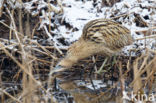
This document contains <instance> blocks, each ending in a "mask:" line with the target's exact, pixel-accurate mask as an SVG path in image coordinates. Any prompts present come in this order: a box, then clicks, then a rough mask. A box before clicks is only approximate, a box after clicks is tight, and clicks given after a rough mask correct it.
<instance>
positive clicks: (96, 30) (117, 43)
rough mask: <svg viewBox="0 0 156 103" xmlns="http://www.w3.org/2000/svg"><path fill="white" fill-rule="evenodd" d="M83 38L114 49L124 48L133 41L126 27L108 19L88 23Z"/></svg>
mask: <svg viewBox="0 0 156 103" xmlns="http://www.w3.org/2000/svg"><path fill="white" fill-rule="evenodd" d="M82 37H83V39H86V40H91V41H93V42H96V43H103V44H104V45H105V46H108V47H110V48H112V49H115V48H122V47H124V46H125V45H129V44H131V43H132V41H133V39H132V37H131V35H130V31H129V30H128V29H127V28H126V27H124V26H122V25H121V24H119V23H117V22H114V21H111V20H106V19H97V20H93V21H90V22H89V23H87V24H86V25H85V27H84V29H83V36H82Z"/></svg>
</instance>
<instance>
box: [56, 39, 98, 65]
mask: <svg viewBox="0 0 156 103" xmlns="http://www.w3.org/2000/svg"><path fill="white" fill-rule="evenodd" d="M94 48H95V46H94V47H93V45H92V44H91V42H87V41H85V40H83V39H80V40H79V41H77V42H75V43H74V44H72V46H71V47H70V48H69V50H68V52H67V55H66V57H65V58H64V59H62V60H61V61H60V63H59V64H60V65H62V66H64V67H71V66H72V65H73V64H75V63H76V62H78V61H79V60H81V59H84V58H86V57H89V56H90V55H92V54H94V53H95V52H96V49H94Z"/></svg>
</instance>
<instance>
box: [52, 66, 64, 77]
mask: <svg viewBox="0 0 156 103" xmlns="http://www.w3.org/2000/svg"><path fill="white" fill-rule="evenodd" d="M66 69H67V68H65V67H62V66H60V65H57V66H56V67H55V68H54V69H53V70H51V72H50V75H51V76H54V77H56V76H58V75H61V74H62V72H63V71H65V70H66Z"/></svg>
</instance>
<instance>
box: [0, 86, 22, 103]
mask: <svg viewBox="0 0 156 103" xmlns="http://www.w3.org/2000/svg"><path fill="white" fill-rule="evenodd" d="M0 91H1V92H3V93H4V94H6V95H7V96H9V97H10V98H12V99H13V100H15V101H16V102H18V103H22V102H21V101H20V100H18V99H16V98H15V97H14V96H12V95H10V94H9V93H8V92H6V91H5V90H2V89H0Z"/></svg>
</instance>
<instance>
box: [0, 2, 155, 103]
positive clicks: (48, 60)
mask: <svg viewBox="0 0 156 103" xmlns="http://www.w3.org/2000/svg"><path fill="white" fill-rule="evenodd" d="M59 5H60V6H61V3H60V2H59ZM61 7H62V6H61ZM62 10H63V9H62ZM50 11H54V12H56V13H60V12H63V11H57V10H55V9H54V8H53V7H49V12H50ZM14 12H15V11H14V10H10V9H8V8H7V13H8V16H9V17H10V24H11V26H10V25H8V24H5V23H4V22H1V21H0V23H1V24H2V25H4V26H6V27H8V28H9V29H10V34H9V38H10V40H11V39H13V38H14V40H15V41H14V42H13V41H9V40H7V39H3V38H1V39H0V47H1V48H0V54H4V55H5V56H6V57H8V58H10V59H11V60H12V62H14V63H16V66H18V71H17V74H16V75H15V77H16V78H18V79H20V80H21V90H19V91H18V93H15V94H11V93H8V92H7V91H6V89H5V88H4V86H3V85H2V84H0V93H1V95H0V96H1V103H13V102H17V103H41V102H43V103H49V100H50V103H58V101H57V100H56V99H55V98H54V95H53V94H52V92H51V91H50V89H53V88H52V87H53V86H54V84H52V83H51V82H52V81H51V78H52V77H50V76H49V75H48V76H47V78H46V79H44V81H42V80H41V79H40V78H36V75H38V77H40V70H39V69H40V66H42V65H44V66H43V67H44V69H45V68H46V66H47V68H48V70H47V69H45V71H47V72H46V74H48V72H49V71H50V69H49V68H50V66H51V67H52V68H53V67H54V66H55V64H56V62H57V61H58V60H59V58H61V57H62V55H64V54H65V51H64V50H60V49H58V48H55V47H54V46H50V47H49V46H48V47H47V46H43V45H41V44H39V43H37V42H35V41H33V40H32V36H33V35H34V32H35V29H36V26H35V27H34V29H33V30H32V31H31V30H30V22H29V19H30V17H29V16H27V22H26V25H27V26H26V27H27V28H26V31H25V32H24V30H23V28H24V27H23V26H22V25H23V24H22V22H23V21H22V14H21V10H19V11H18V13H19V18H18V21H19V27H17V26H16V22H15V21H16V20H15V19H16V18H15V17H14ZM0 15H1V12H0ZM49 19H50V18H49ZM49 25H50V24H49ZM152 29H155V27H153V28H152ZM49 30H50V29H49ZM150 30H151V28H150ZM146 31H148V30H146ZM137 32H140V31H137ZM141 32H142V31H141ZM25 35H26V36H28V37H25ZM47 35H48V34H47ZM155 37H156V36H155V35H154V34H153V35H152V36H148V37H144V38H141V39H138V40H143V39H149V38H155ZM5 43H6V44H7V45H5ZM10 47H13V48H14V49H15V51H13V49H10ZM14 53H17V54H18V55H19V56H16V55H15V54H14ZM155 53H156V51H155V50H151V49H146V52H145V53H142V55H141V56H138V57H134V58H131V57H128V59H125V58H123V59H121V60H117V63H114V64H113V65H112V64H111V63H107V66H104V65H105V63H106V62H105V61H103V58H101V57H100V56H99V57H98V56H93V58H88V59H85V60H82V61H80V63H79V64H76V65H75V66H74V67H72V70H71V71H75V70H78V72H80V68H81V69H82V68H83V69H84V68H85V71H84V74H87V73H88V72H90V69H91V68H94V70H95V73H94V74H93V77H94V79H99V78H100V79H103V78H102V77H103V75H104V74H106V73H110V71H108V70H107V69H106V68H108V67H110V68H113V69H117V71H118V73H119V76H117V77H118V80H117V81H116V82H115V83H114V84H113V86H112V87H110V88H108V89H107V90H106V91H104V92H100V93H99V94H93V95H92V94H90V93H87V92H83V93H81V91H83V90H85V89H84V88H82V87H79V86H77V85H76V84H73V81H74V80H72V79H71V78H72V77H74V76H75V75H72V73H71V74H70V76H69V77H68V79H69V78H70V79H71V80H70V83H69V82H65V83H64V84H62V85H61V87H62V88H63V89H64V90H66V91H68V90H69V89H70V90H71V89H78V90H79V91H80V92H76V93H74V92H72V93H71V94H72V95H73V97H74V100H75V101H77V103H103V102H104V101H105V100H104V99H106V100H109V99H108V98H106V97H107V95H108V93H109V92H110V90H112V88H114V87H118V86H117V85H118V83H119V82H120V90H121V97H122V95H123V94H122V93H123V92H124V91H126V88H130V89H131V91H134V93H136V94H137V93H138V92H140V93H142V94H143V93H146V92H145V90H146V91H148V92H149V94H150V93H152V92H153V88H154V86H155V84H156V83H155V79H156V63H155V61H156V56H155V55H156V54H155ZM124 60H125V61H124ZM82 62H83V63H82ZM111 62H112V61H111ZM82 64H83V65H82ZM92 64H94V65H92ZM102 64H104V65H102ZM1 65H2V64H1ZM52 68H51V69H52ZM104 69H105V70H104ZM102 70H104V71H102ZM97 71H98V74H97ZM101 71H102V73H101ZM34 72H35V73H34ZM1 73H2V71H1ZM100 73H101V74H100ZM130 73H132V74H133V75H132V77H131V76H128V75H129V74H130ZM20 74H22V76H19V75H20ZM43 74H44V73H43ZM76 74H78V73H76ZM110 75H113V74H111V73H110V74H109V75H108V76H110ZM1 76H2V75H1ZM85 77H86V76H85ZM130 77H131V78H130ZM1 78H2V77H1ZM63 78H65V77H63ZM10 79H11V78H10ZM129 79H130V80H129ZM128 80H129V81H130V84H129V85H128V86H126V85H127V84H126V82H127V81H128ZM131 80H132V81H131ZM10 81H11V80H10ZM1 82H3V81H2V80H1ZM46 84H48V85H47V86H45V85H46ZM52 91H54V92H56V91H55V90H52ZM4 95H6V96H7V97H8V98H9V99H8V98H3V96H4ZM80 96H81V97H80ZM87 97H89V99H87ZM121 97H120V99H121ZM103 98H104V99H103ZM116 98H118V96H117V97H116ZM90 99H91V100H92V101H91V102H90ZM80 100H81V101H80ZM121 102H123V100H122V99H121V100H118V103H121Z"/></svg>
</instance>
